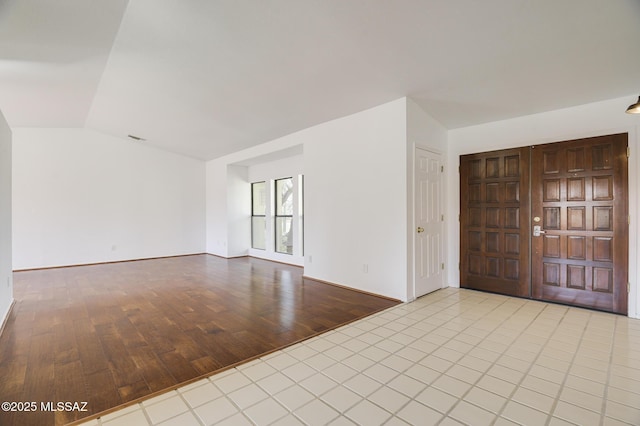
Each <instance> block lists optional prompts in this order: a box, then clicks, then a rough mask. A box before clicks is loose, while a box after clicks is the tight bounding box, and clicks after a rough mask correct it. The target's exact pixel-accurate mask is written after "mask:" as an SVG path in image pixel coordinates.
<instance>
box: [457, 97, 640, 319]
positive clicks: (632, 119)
mask: <svg viewBox="0 0 640 426" xmlns="http://www.w3.org/2000/svg"><path fill="white" fill-rule="evenodd" d="M636 99H637V98H636V95H635V94H634V95H630V96H627V97H624V98H618V99H611V100H608V101H603V102H596V103H592V104H587V105H582V106H578V107H574V108H567V109H562V110H557V111H551V112H547V113H542V114H535V115H530V116H526V117H519V118H515V119H511V120H505V121H499V122H494V123H488V124H483V125H479V126H472V127H466V128H463V129H457V130H452V131H450V132H449V152H448V158H449V160H448V161H449V167H448V179H447V180H448V182H449V185H450V186H449V190H448V194H449V196H448V201H447V212H448V216H449V217H457V216H458V213H459V210H460V180H459V174H458V165H459V157H460V155H462V154H469V153H473V152H483V151H491V150H496V149H503V148H511V147H519V146H527V145H535V144H541V143H549V142H559V141H564V140H570V139H577V138H585V137H590V136H601V135H607V134H614V133H623V132H627V133H629V147H630V149H631V157H630V158H629V211H630V216H631V223H630V227H629V279H630V282H631V292H630V294H629V316H631V317H635V318H639V317H640V312H639V306H640V292H639V291H638V282H639V278H640V276H639V269H638V266H637V265H638V253H639V252H638V223H640V210H639V209H638V190H639V188H640V175H639V173H638V169H639V166H640V162H639V160H638V157H639V155H638V153H639V148H640V140H639V138H640V136H639V135H640V116H638V115H630V114H625V113H624V111H625V109H626V107H627V106H628V105H630V104H632V103H634V102H635V101H636ZM448 234H449V240H450V241H452V242H453V243H452V244H450V245H449V251H448V257H449V259H450V261H449V269H448V279H449V284H450V285H451V286H459V283H460V281H459V280H460V274H459V270H458V262H459V261H460V244H459V241H460V229H459V222H458V221H450V222H449V223H448Z"/></svg>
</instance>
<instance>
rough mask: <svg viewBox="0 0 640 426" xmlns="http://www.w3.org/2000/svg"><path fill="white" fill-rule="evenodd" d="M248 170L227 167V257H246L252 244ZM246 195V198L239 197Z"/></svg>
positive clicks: (235, 166) (231, 166) (238, 167)
mask: <svg viewBox="0 0 640 426" xmlns="http://www.w3.org/2000/svg"><path fill="white" fill-rule="evenodd" d="M248 172H249V171H248V169H247V167H245V166H238V165H231V164H230V165H228V166H227V207H228V211H227V224H228V229H227V232H228V235H229V247H228V252H227V256H229V257H236V256H246V255H247V253H248V247H249V245H250V244H251V223H250V222H249V216H250V215H251V198H250V197H249V195H250V193H251V192H250V189H249V183H248V180H249V178H248ZM239 194H244V196H238V195H239Z"/></svg>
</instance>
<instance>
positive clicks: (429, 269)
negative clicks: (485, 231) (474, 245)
mask: <svg viewBox="0 0 640 426" xmlns="http://www.w3.org/2000/svg"><path fill="white" fill-rule="evenodd" d="M440 157H441V156H440V154H437V153H434V152H431V151H427V150H424V149H420V148H416V154H415V194H416V199H415V226H416V229H415V230H414V231H415V246H414V247H415V262H414V264H415V275H414V276H415V295H416V297H420V296H422V295H425V294H427V293H431V292H432V291H435V290H438V289H440V288H442V287H443V284H444V256H443V229H444V226H443V225H444V215H443V213H442V175H443V169H442V161H441V158H440Z"/></svg>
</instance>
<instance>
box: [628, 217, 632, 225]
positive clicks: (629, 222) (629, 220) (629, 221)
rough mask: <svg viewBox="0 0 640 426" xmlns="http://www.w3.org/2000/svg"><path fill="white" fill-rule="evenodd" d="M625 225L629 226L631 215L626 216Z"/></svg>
mask: <svg viewBox="0 0 640 426" xmlns="http://www.w3.org/2000/svg"><path fill="white" fill-rule="evenodd" d="M627 225H631V215H629V216H627Z"/></svg>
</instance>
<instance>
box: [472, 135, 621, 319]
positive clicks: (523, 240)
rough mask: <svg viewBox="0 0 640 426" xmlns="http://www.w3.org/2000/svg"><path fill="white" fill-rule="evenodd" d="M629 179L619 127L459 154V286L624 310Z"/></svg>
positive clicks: (611, 310) (601, 308)
mask: <svg viewBox="0 0 640 426" xmlns="http://www.w3.org/2000/svg"><path fill="white" fill-rule="evenodd" d="M627 185H628V183H627V134H620V135H610V136H602V137H596V138H588V139H580V140H575V141H567V142H558V143H553V144H546V145H538V146H535V147H525V148H518V149H509V150H501V151H493V152H485V153H480V154H472V155H465V156H461V157H460V242H461V247H460V249H461V251H460V260H461V261H460V284H461V287H463V288H473V289H478V290H486V291H492V292H496V293H502V294H508V295H513V296H520V297H532V298H534V299H540V300H548V301H554V302H560V303H565V304H571V305H576V306H584V307H590V308H595V309H600V310H604V311H609V312H616V313H621V314H626V313H627V282H628V238H629V237H628V214H629V213H628V205H627ZM538 227H539V228H538Z"/></svg>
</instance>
